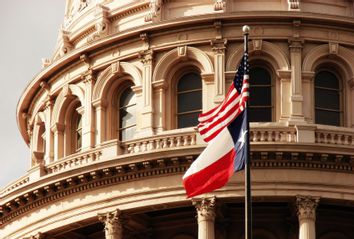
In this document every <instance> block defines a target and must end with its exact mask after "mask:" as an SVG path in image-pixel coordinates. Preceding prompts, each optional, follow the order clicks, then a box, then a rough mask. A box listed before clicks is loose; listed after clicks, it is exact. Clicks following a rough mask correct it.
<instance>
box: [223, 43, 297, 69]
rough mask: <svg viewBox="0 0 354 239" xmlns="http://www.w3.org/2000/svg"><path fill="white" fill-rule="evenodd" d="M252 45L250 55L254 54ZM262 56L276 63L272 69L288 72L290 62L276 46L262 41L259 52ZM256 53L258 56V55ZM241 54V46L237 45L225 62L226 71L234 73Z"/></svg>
mask: <svg viewBox="0 0 354 239" xmlns="http://www.w3.org/2000/svg"><path fill="white" fill-rule="evenodd" d="M254 51H255V50H254V49H253V44H251V45H250V49H249V52H250V54H253V53H254ZM259 53H260V54H261V55H262V56H263V54H264V56H265V57H267V58H268V57H269V58H271V60H270V61H271V62H274V63H276V65H275V66H274V69H277V70H289V69H290V62H289V59H288V56H287V55H286V53H285V52H284V51H283V49H281V48H280V47H279V46H278V45H276V44H274V43H271V42H268V41H264V40H262V51H260V52H259ZM259 53H258V54H259ZM242 54H243V45H239V46H238V47H237V48H236V49H235V50H234V51H233V53H232V54H231V55H230V57H229V58H228V59H227V61H226V71H235V69H236V65H237V63H238V62H239V61H240V59H241V57H242Z"/></svg>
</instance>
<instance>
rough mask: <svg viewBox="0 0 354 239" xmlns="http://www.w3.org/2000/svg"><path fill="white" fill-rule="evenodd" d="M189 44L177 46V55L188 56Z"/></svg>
mask: <svg viewBox="0 0 354 239" xmlns="http://www.w3.org/2000/svg"><path fill="white" fill-rule="evenodd" d="M187 50H188V49H187V46H179V47H177V56H178V58H186V57H187Z"/></svg>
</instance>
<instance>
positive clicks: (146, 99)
mask: <svg viewBox="0 0 354 239" xmlns="http://www.w3.org/2000/svg"><path fill="white" fill-rule="evenodd" d="M140 61H141V62H142V63H143V84H142V85H143V111H142V119H141V131H140V135H141V136H151V135H153V105H152V64H153V52H152V51H151V50H146V51H142V52H141V53H140Z"/></svg>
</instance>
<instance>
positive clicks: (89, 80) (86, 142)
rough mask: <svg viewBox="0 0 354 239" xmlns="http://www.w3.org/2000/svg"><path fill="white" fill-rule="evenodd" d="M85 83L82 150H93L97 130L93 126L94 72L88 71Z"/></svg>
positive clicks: (84, 79) (83, 77)
mask: <svg viewBox="0 0 354 239" xmlns="http://www.w3.org/2000/svg"><path fill="white" fill-rule="evenodd" d="M81 77H82V79H83V82H84V84H85V105H84V106H83V107H84V109H85V110H84V112H85V114H84V115H83V122H84V124H83V128H82V134H83V135H82V137H83V138H82V148H83V149H85V148H88V149H89V148H92V147H93V146H94V140H95V129H94V124H93V120H92V119H93V108H92V104H91V99H92V91H93V86H94V82H95V79H94V77H93V72H92V71H91V70H88V71H87V72H85V73H84V74H83V75H82V76H81Z"/></svg>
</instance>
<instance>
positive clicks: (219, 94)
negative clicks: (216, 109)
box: [212, 39, 226, 104]
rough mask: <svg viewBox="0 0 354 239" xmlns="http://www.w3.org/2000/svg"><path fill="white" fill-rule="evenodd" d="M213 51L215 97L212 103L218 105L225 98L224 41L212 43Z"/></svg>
mask: <svg viewBox="0 0 354 239" xmlns="http://www.w3.org/2000/svg"><path fill="white" fill-rule="evenodd" d="M212 46H213V51H214V65H215V73H214V80H215V81H214V84H215V86H214V87H215V97H214V103H215V104H218V103H220V102H222V101H223V99H224V97H225V49H226V40H222V39H220V40H215V41H212Z"/></svg>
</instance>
